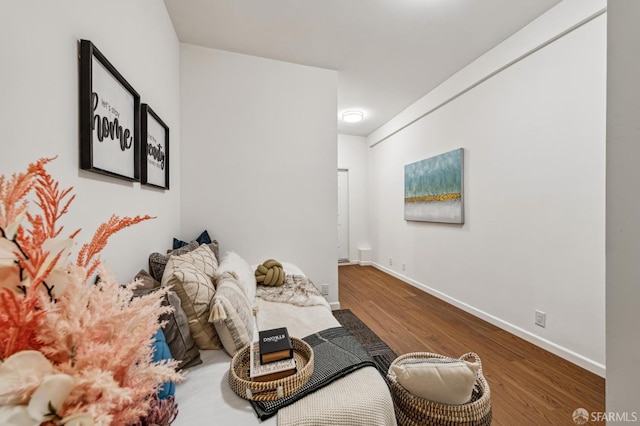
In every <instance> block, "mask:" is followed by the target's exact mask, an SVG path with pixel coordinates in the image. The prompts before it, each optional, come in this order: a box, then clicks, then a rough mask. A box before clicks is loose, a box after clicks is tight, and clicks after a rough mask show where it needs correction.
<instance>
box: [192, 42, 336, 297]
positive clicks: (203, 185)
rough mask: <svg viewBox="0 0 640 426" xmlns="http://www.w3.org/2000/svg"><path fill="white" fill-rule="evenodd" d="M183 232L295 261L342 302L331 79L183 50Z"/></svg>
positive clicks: (253, 255) (254, 258) (252, 256)
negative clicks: (205, 231) (202, 233)
mask: <svg viewBox="0 0 640 426" xmlns="http://www.w3.org/2000/svg"><path fill="white" fill-rule="evenodd" d="M181 99H182V100H181V105H182V126H183V134H182V138H183V141H184V146H183V149H182V186H181V191H182V204H183V210H182V231H183V234H184V235H193V236H196V235H198V233H199V232H200V231H201V230H202V229H203V228H206V229H208V230H209V233H210V234H211V235H212V236H213V237H214V238H217V239H218V240H219V242H220V245H221V251H223V252H224V251H228V250H234V251H237V252H238V253H239V254H240V255H242V256H243V257H244V258H246V259H247V260H248V261H249V262H250V263H260V262H262V261H264V260H266V259H269V258H274V259H278V260H283V261H289V262H293V263H296V264H297V265H298V266H300V267H301V268H302V269H303V270H304V271H305V272H306V273H307V275H308V276H309V277H310V278H311V279H312V281H314V282H315V283H316V285H318V286H320V285H321V284H323V283H327V284H329V297H328V298H329V301H330V302H333V303H334V306H336V304H337V301H338V278H337V275H338V269H337V261H336V246H337V235H336V234H337V231H336V230H337V219H336V212H337V189H336V188H337V174H336V162H337V148H336V145H337V141H336V135H337V123H336V115H337V111H336V102H337V73H336V72H335V71H328V70H323V69H318V68H312V67H306V66H301V65H294V64H289V63H285V62H279V61H274V60H269V59H262V58H257V57H253V56H247V55H241V54H236V53H230V52H224V51H219V50H213V49H206V48H201V47H196V46H192V45H185V44H183V45H182V47H181Z"/></svg>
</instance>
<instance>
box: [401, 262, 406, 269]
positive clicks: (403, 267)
mask: <svg viewBox="0 0 640 426" xmlns="http://www.w3.org/2000/svg"><path fill="white" fill-rule="evenodd" d="M405 266H406V265H405V263H404V262H402V270H403V271H404V269H405Z"/></svg>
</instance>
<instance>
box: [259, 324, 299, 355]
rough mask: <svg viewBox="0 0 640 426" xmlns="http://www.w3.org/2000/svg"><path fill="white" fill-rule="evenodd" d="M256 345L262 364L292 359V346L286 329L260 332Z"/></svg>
mask: <svg viewBox="0 0 640 426" xmlns="http://www.w3.org/2000/svg"><path fill="white" fill-rule="evenodd" d="M258 343H259V344H260V362H261V363H262V364H266V363H269V362H273V361H279V360H281V359H287V358H293V346H292V344H291V339H290V338H289V332H288V331H287V328H286V327H281V328H273V329H270V330H263V331H260V332H259V333H258Z"/></svg>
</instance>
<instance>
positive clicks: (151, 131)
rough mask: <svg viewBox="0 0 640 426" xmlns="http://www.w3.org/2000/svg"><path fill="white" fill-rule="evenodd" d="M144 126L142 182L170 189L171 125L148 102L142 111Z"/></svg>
mask: <svg viewBox="0 0 640 426" xmlns="http://www.w3.org/2000/svg"><path fill="white" fill-rule="evenodd" d="M140 125H141V128H142V144H141V148H142V162H141V164H140V172H141V178H140V181H141V183H143V184H145V185H149V186H155V187H156V188H163V189H169V127H168V126H167V125H166V124H164V122H163V121H162V120H161V119H160V117H158V115H157V114H156V113H155V112H154V111H153V110H152V109H151V107H150V106H149V105H147V104H142V108H141V113H140Z"/></svg>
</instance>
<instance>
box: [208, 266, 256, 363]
mask: <svg viewBox="0 0 640 426" xmlns="http://www.w3.org/2000/svg"><path fill="white" fill-rule="evenodd" d="M211 306H212V309H211V312H210V314H209V322H212V323H213V325H214V327H215V329H216V332H217V333H218V337H220V341H221V342H222V346H223V347H224V349H225V351H227V353H228V354H229V355H231V356H234V355H235V354H236V352H237V351H238V350H240V349H241V348H242V347H243V346H245V345H246V344H248V343H250V342H251V341H252V340H253V330H254V324H255V322H254V318H253V307H252V304H251V302H250V301H249V299H248V297H247V295H246V293H245V291H244V290H243V289H242V287H241V286H240V284H239V283H238V280H237V279H236V278H235V276H233V275H232V274H231V273H229V272H225V273H223V274H222V275H220V277H219V278H218V284H217V289H216V294H215V295H214V296H213V303H212V305H211Z"/></svg>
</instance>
